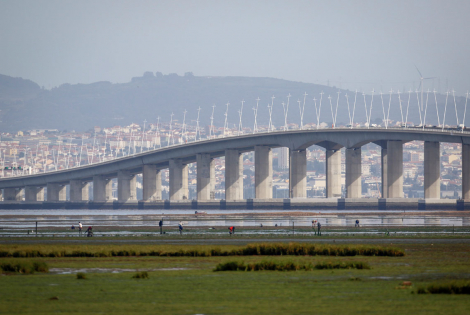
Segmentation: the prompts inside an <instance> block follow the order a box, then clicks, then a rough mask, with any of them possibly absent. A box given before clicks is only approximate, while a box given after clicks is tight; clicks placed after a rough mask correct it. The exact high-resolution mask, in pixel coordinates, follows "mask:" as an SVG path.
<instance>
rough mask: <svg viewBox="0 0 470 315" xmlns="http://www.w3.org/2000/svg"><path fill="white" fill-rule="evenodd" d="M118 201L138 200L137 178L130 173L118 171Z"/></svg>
mask: <svg viewBox="0 0 470 315" xmlns="http://www.w3.org/2000/svg"><path fill="white" fill-rule="evenodd" d="M117 180H118V187H117V193H118V201H120V202H126V201H128V200H137V191H136V176H135V175H134V174H131V172H130V171H126V170H124V171H118V179H117Z"/></svg>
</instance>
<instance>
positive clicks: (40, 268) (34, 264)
mask: <svg viewBox="0 0 470 315" xmlns="http://www.w3.org/2000/svg"><path fill="white" fill-rule="evenodd" d="M0 271H1V273H21V274H33V273H35V272H49V267H48V266H47V264H46V263H45V262H43V261H29V260H27V261H24V260H23V261H5V262H1V263H0Z"/></svg>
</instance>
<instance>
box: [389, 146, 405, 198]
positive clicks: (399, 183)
mask: <svg viewBox="0 0 470 315" xmlns="http://www.w3.org/2000/svg"><path fill="white" fill-rule="evenodd" d="M387 186H388V187H387V188H388V193H387V197H386V198H403V142H402V141H394V140H393V141H392V140H389V141H387Z"/></svg>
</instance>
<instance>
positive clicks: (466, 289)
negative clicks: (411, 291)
mask: <svg viewBox="0 0 470 315" xmlns="http://www.w3.org/2000/svg"><path fill="white" fill-rule="evenodd" d="M417 293H418V294H425V293H431V294H470V282H468V281H465V282H455V281H454V282H448V283H433V284H430V285H428V286H427V287H420V288H418V290H417Z"/></svg>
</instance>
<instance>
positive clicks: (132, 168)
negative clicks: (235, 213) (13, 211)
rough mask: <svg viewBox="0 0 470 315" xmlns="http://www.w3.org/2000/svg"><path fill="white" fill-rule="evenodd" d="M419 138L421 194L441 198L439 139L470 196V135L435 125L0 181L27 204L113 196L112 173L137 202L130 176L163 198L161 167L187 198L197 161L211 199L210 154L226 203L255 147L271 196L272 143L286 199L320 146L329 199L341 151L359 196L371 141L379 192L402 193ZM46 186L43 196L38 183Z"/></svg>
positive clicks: (248, 143)
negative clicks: (457, 152) (456, 146)
mask: <svg viewBox="0 0 470 315" xmlns="http://www.w3.org/2000/svg"><path fill="white" fill-rule="evenodd" d="M414 140H418V141H424V181H425V183H424V191H425V199H438V198H440V143H441V142H450V143H460V144H462V196H463V198H464V199H470V176H469V175H470V174H469V173H470V169H469V167H470V163H469V162H470V133H469V132H466V131H457V130H447V129H444V130H442V129H435V128H406V129H405V128H370V129H368V128H353V129H350V128H335V129H333V128H332V129H315V130H311V129H303V130H288V131H272V132H264V133H256V134H243V135H238V136H228V137H219V138H213V139H206V140H199V141H195V142H190V143H186V144H180V145H172V146H168V147H163V148H160V149H156V150H151V151H146V152H143V153H139V154H135V155H131V156H126V157H122V158H117V159H113V160H109V161H105V162H101V163H96V164H92V165H85V166H80V167H73V168H69V169H65V170H59V171H52V172H46V173H40V174H33V175H24V176H17V177H8V178H3V179H0V189H3V199H4V201H5V202H7V201H20V200H22V199H23V191H24V199H25V201H26V202H41V201H45V200H46V201H48V202H51V201H67V200H66V193H65V187H66V186H67V185H70V197H69V200H68V201H71V202H83V201H88V200H89V196H88V183H90V182H93V196H94V197H93V201H94V202H106V201H110V200H112V194H111V192H112V190H111V180H112V179H113V178H117V179H118V201H119V202H128V201H133V200H136V188H135V185H136V184H135V175H136V174H142V175H143V199H144V200H143V201H145V202H149V201H157V200H161V173H160V172H161V170H162V169H169V172H170V200H171V201H178V200H186V199H188V169H187V164H189V163H194V162H196V163H197V200H198V201H209V200H211V198H213V191H214V181H215V180H214V163H213V159H214V158H217V157H221V156H225V163H226V166H225V167H226V168H225V191H226V201H236V200H243V161H242V159H241V154H242V153H244V152H250V151H254V152H255V196H256V199H260V200H269V199H272V149H273V148H277V147H287V148H289V151H290V170H289V179H290V180H289V185H290V187H289V188H290V197H291V198H297V199H298V198H306V188H307V185H306V172H307V158H306V148H308V147H309V146H312V145H317V146H321V147H323V148H325V149H326V187H327V189H326V194H327V198H340V197H341V154H340V150H341V149H342V148H345V150H346V165H345V169H346V197H347V198H348V199H358V198H361V197H362V194H361V147H362V146H363V145H365V144H368V143H371V142H373V143H376V144H377V145H379V146H380V147H381V148H382V149H381V155H382V158H381V162H382V196H383V198H403V197H404V196H403V143H406V142H409V141H414ZM45 187H47V195H46V196H45V194H44V188H45Z"/></svg>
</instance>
